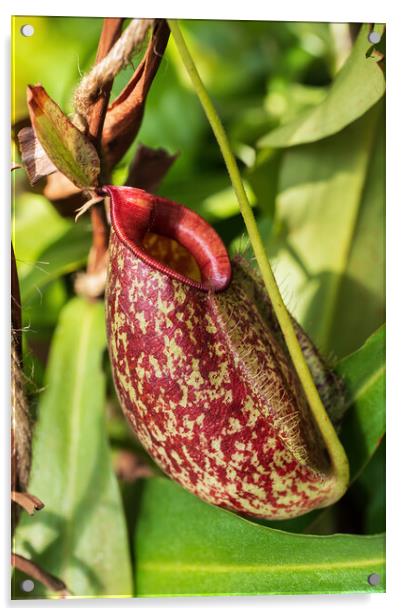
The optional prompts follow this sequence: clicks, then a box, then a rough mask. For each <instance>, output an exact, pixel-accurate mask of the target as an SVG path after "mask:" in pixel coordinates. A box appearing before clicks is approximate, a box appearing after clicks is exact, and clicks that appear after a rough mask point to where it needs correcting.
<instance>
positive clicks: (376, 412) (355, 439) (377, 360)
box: [337, 326, 385, 481]
mask: <svg viewBox="0 0 402 616" xmlns="http://www.w3.org/2000/svg"><path fill="white" fill-rule="evenodd" d="M337 372H338V374H339V375H340V376H342V377H343V379H344V381H345V386H346V390H347V405H346V409H347V413H346V415H345V419H344V421H343V424H342V431H341V440H342V443H343V446H344V447H345V450H346V453H347V455H348V458H349V463H350V474H351V479H352V481H353V480H354V479H355V478H356V476H357V475H358V474H359V473H360V472H361V471H362V470H363V468H364V467H365V466H366V464H367V463H368V461H369V460H370V458H371V457H372V456H373V454H374V453H375V451H376V449H377V447H378V446H379V444H380V442H381V440H382V438H383V436H384V433H385V326H383V327H381V328H380V329H379V330H378V331H376V332H375V334H373V335H372V336H370V338H369V339H368V340H367V342H366V343H365V344H364V345H363V346H362V347H361V348H360V349H359V350H358V351H356V352H355V353H353V354H352V355H349V356H348V357H345V358H344V359H343V360H342V361H341V362H339V364H338V366H337Z"/></svg>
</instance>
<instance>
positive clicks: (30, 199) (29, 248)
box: [12, 192, 72, 278]
mask: <svg viewBox="0 0 402 616" xmlns="http://www.w3.org/2000/svg"><path fill="white" fill-rule="evenodd" d="M71 224H72V223H71V222H69V221H68V220H67V219H65V218H62V216H60V215H59V214H58V213H57V211H56V210H55V208H54V207H53V205H52V204H51V203H50V201H48V200H47V199H45V197H43V196H42V195H36V194H34V193H28V192H24V193H22V194H19V195H16V196H15V200H14V203H13V224H12V230H13V245H14V251H15V258H16V263H17V267H18V275H19V277H20V278H23V277H24V276H25V275H26V274H27V272H29V270H30V269H31V267H32V266H33V264H34V263H35V261H36V260H37V258H38V256H39V255H40V253H41V252H42V251H43V250H45V248H46V247H47V246H49V245H50V244H52V243H53V242H54V241H55V240H56V239H58V238H59V237H60V236H61V235H62V234H63V233H64V232H65V231H66V230H67V229H68V228H69V227H70V226H71Z"/></svg>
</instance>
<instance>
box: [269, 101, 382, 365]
mask: <svg viewBox="0 0 402 616" xmlns="http://www.w3.org/2000/svg"><path fill="white" fill-rule="evenodd" d="M381 110H382V104H379V105H377V106H376V107H375V108H373V109H372V110H370V111H369V112H368V113H367V114H366V115H365V116H364V117H363V118H361V119H360V120H358V121H357V122H354V123H353V124H351V125H350V126H349V127H348V128H346V129H345V130H343V131H342V132H340V133H338V134H337V135H335V136H334V137H331V138H328V139H325V140H322V141H320V142H318V143H314V144H310V145H304V146H298V147H295V148H291V149H289V150H287V151H286V152H285V153H284V157H283V163H282V168H281V174H280V179H279V195H278V198H277V203H276V219H275V228H276V230H277V231H278V230H279V232H278V233H277V237H276V242H277V246H278V248H277V254H276V257H277V260H276V261H275V274H276V276H277V279H278V281H279V284H280V286H281V288H282V292H283V294H284V297H285V299H286V300H287V301H288V304H289V308H290V310H291V311H292V312H293V313H294V316H295V317H296V319H297V320H298V321H299V323H300V324H301V325H302V326H303V327H304V329H305V330H306V331H307V332H308V333H309V335H310V337H311V338H312V339H313V340H314V342H315V343H316V345H318V347H319V348H320V350H321V351H322V352H324V353H327V354H328V353H335V354H336V355H337V356H338V357H343V356H345V355H346V354H348V353H351V352H352V351H354V350H356V349H357V348H358V347H359V346H360V345H361V344H363V342H364V341H365V340H366V339H367V337H368V336H369V335H370V334H371V333H372V332H373V331H375V329H377V328H378V327H379V326H380V325H381V324H382V323H383V322H384V308H385V300H384V295H385V294H384V263H385V230H384V227H385V194H384V193H385V180H384V118H383V115H382V114H381V113H380V112H381ZM269 248H270V249H271V250H270V251H269V254H272V249H273V248H272V238H271V243H270V245H269ZM363 306H364V309H362V307H363Z"/></svg>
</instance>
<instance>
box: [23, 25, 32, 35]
mask: <svg viewBox="0 0 402 616" xmlns="http://www.w3.org/2000/svg"><path fill="white" fill-rule="evenodd" d="M34 32H35V28H34V27H33V26H31V24H24V25H23V26H21V34H22V36H32V35H33V33H34Z"/></svg>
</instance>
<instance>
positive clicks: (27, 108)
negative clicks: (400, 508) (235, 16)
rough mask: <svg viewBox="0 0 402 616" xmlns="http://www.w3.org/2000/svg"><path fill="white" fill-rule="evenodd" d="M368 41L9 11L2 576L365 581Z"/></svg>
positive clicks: (227, 591) (327, 29)
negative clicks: (7, 455)
mask: <svg viewBox="0 0 402 616" xmlns="http://www.w3.org/2000/svg"><path fill="white" fill-rule="evenodd" d="M385 61H386V59H385V27H384V25H383V24H375V25H373V24H370V25H369V24H362V25H357V24H327V23H290V22H289V23H286V22H280V23H279V22H278V23H274V22H263V21H260V22H253V21H245V22H235V21H173V22H170V21H169V22H166V21H165V20H163V19H159V20H145V19H143V20H132V19H118V18H116V19H105V20H103V19H100V18H99V19H98V18H83V17H76V18H72V17H34V16H23V17H21V16H20V17H15V18H14V19H13V47H12V65H13V67H12V74H13V88H12V96H13V103H12V128H13V133H12V134H13V156H14V158H13V161H14V162H13V171H12V174H13V175H12V177H13V203H12V214H13V225H12V242H13V257H12V266H13V276H12V289H11V291H12V317H13V321H12V324H13V336H12V358H13V364H12V365H13V372H12V377H13V387H12V393H13V396H12V411H13V423H12V453H13V474H12V499H13V542H12V543H13V552H14V555H13V565H14V568H13V577H12V596H13V598H15V599H21V598H23V599H30V598H53V599H54V598H60V597H68V596H72V597H83V598H84V597H92V598H93V597H99V598H104V597H163V596H194V595H256V594H259V595H269V594H298V593H303V594H306V593H373V592H374V593H376V592H384V590H385V538H384V533H385V517H384V516H385V436H384V435H385V400H384V387H385V384H384V379H385V356H384V339H385V325H384V320H385V315H384V305H385V294H384V259H385V257H384V242H385V240H384V208H385V195H384V167H385V157H384V91H385V81H384V69H385ZM220 122H222V123H220ZM215 136H216V137H217V139H218V141H219V145H218V144H217V141H216V139H215ZM225 163H226V165H225ZM227 168H228V169H229V171H230V177H229V175H228V172H227ZM231 181H232V182H233V185H234V188H235V190H233V187H232V186H231ZM243 216H244V218H243ZM254 221H255V222H254ZM271 265H272V266H273V268H274V272H275V278H276V281H277V283H278V285H279V291H278V287H277V286H276V283H275V278H274V277H272V275H271ZM283 301H284V302H285V304H286V306H287V308H288V311H289V312H288V311H287V310H286V309H285V308H284V304H283V303H282V302H283ZM290 315H292V316H290Z"/></svg>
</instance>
